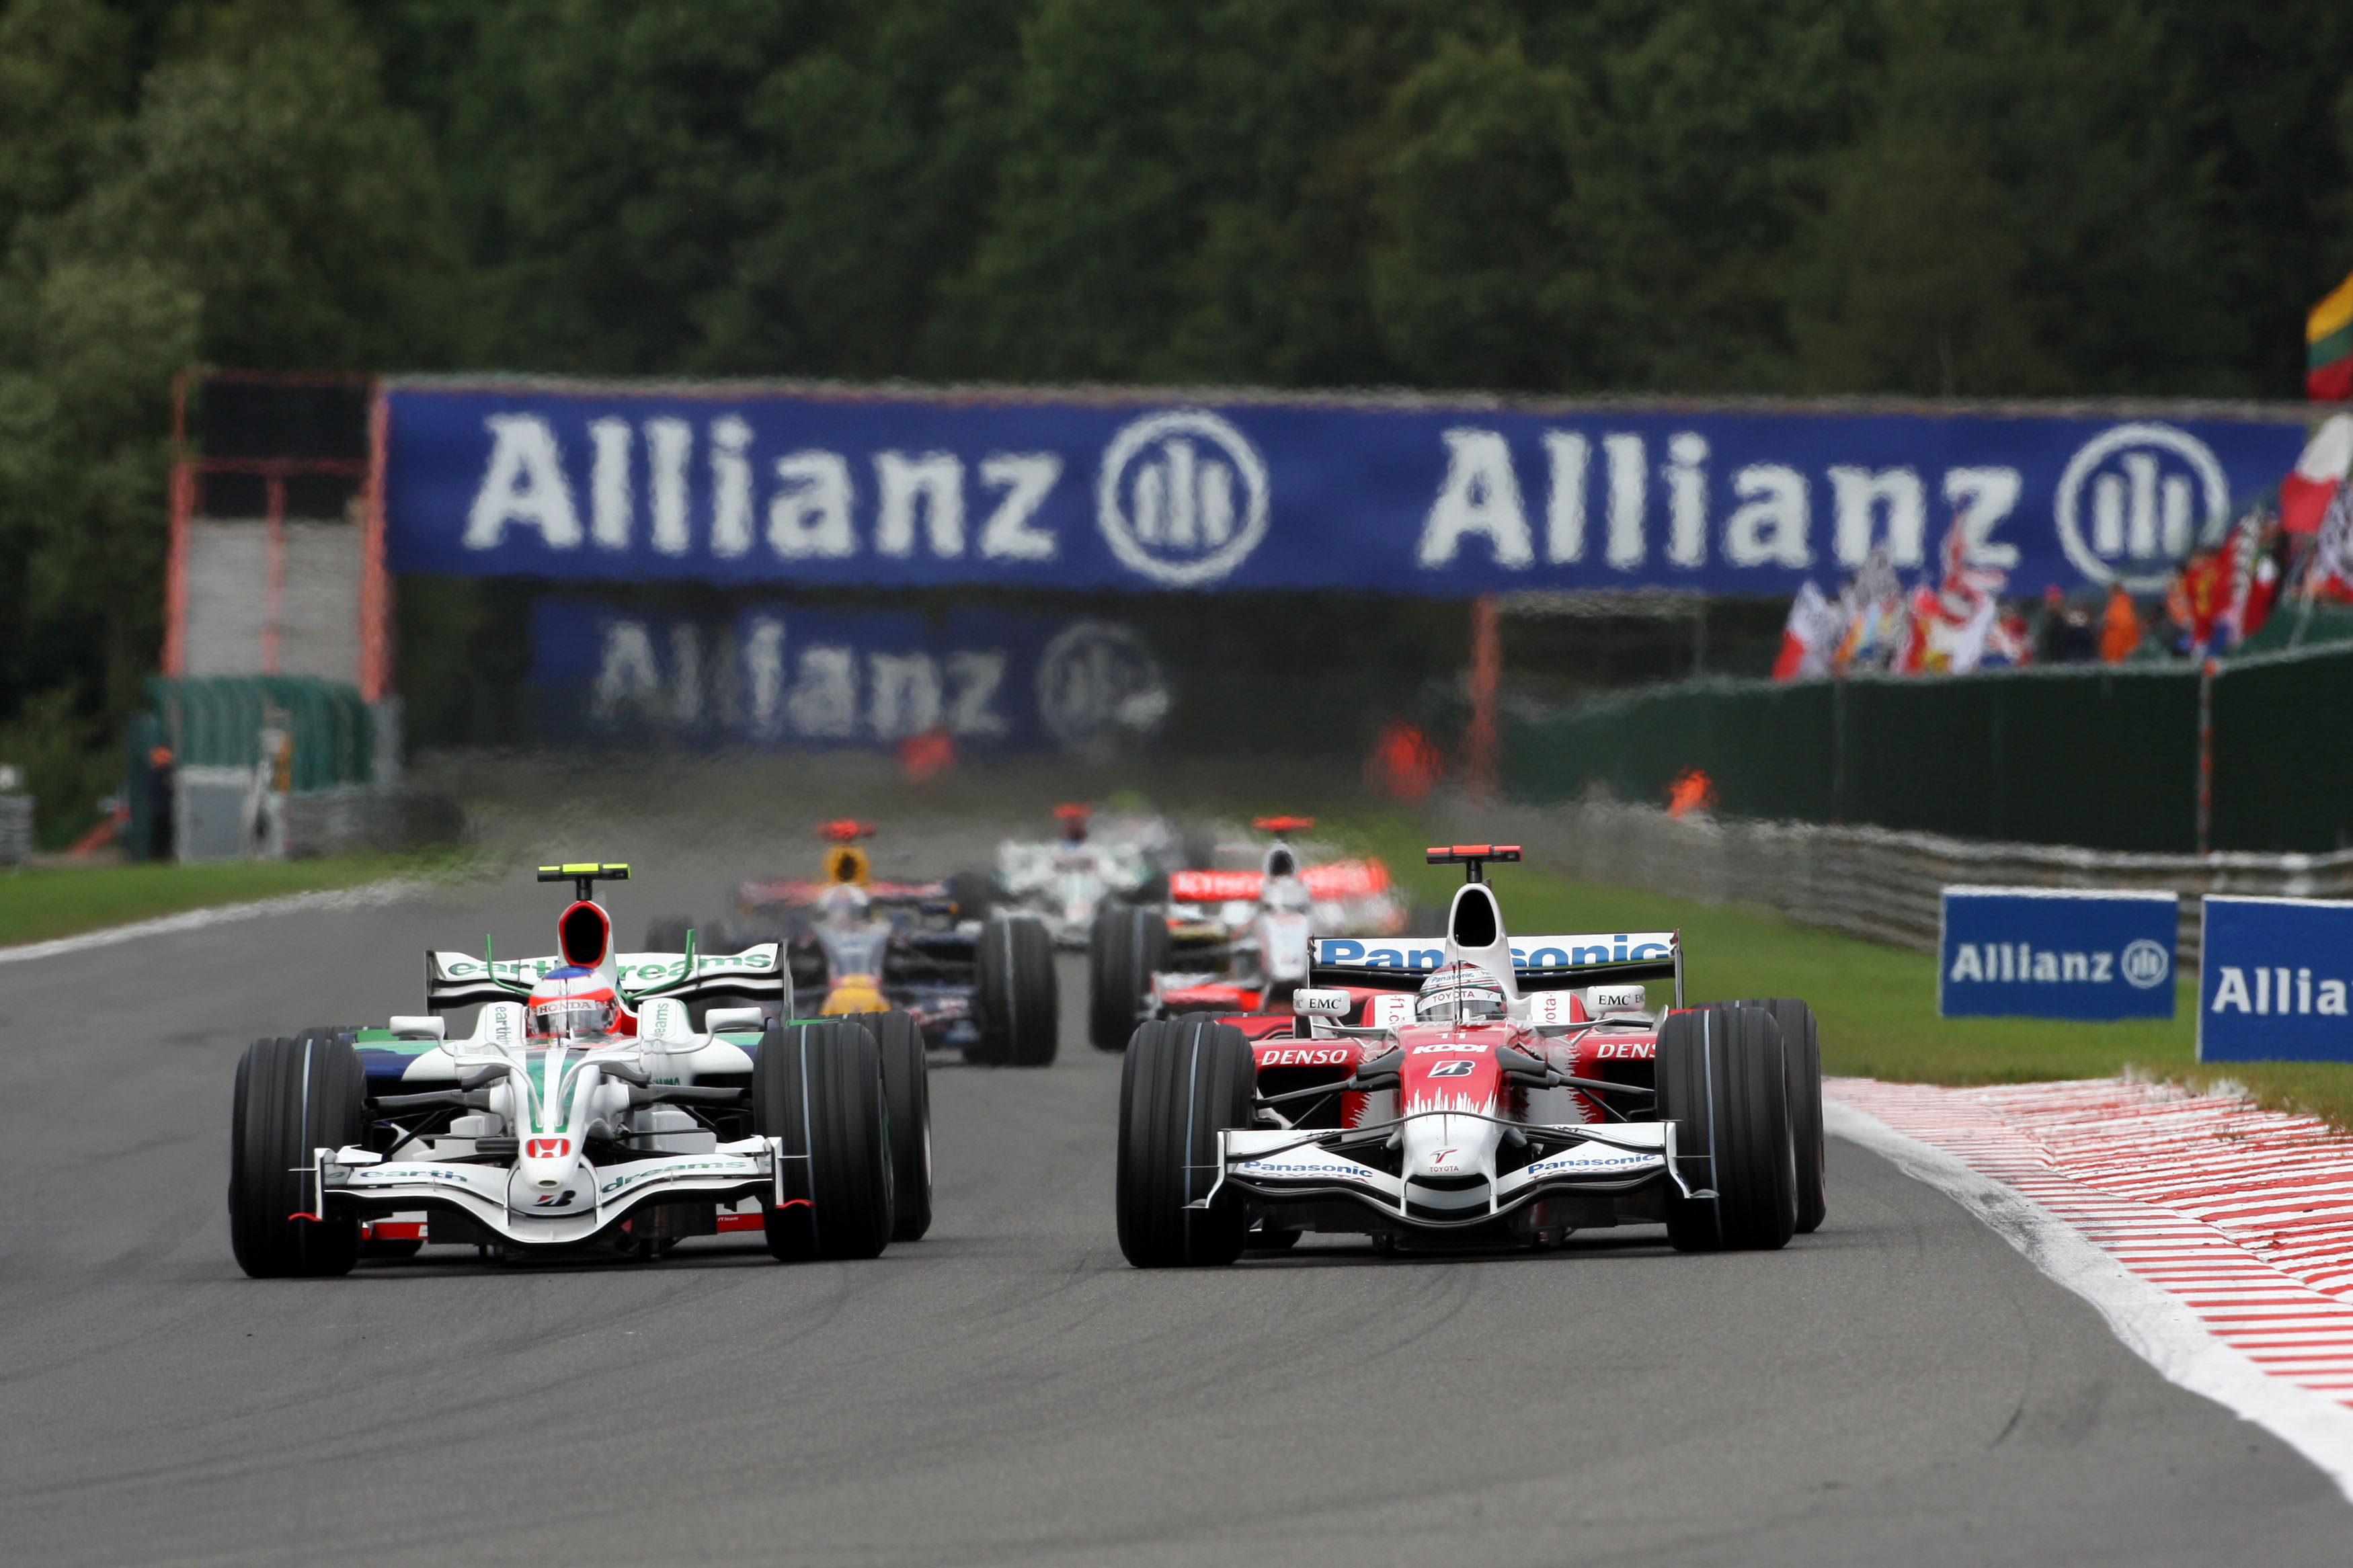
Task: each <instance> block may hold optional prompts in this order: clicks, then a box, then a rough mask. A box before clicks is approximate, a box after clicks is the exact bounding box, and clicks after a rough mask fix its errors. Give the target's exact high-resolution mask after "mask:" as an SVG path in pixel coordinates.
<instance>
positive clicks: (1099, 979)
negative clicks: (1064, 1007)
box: [1087, 904, 1168, 1051]
mask: <svg viewBox="0 0 2353 1568" xmlns="http://www.w3.org/2000/svg"><path fill="white" fill-rule="evenodd" d="M1167 967H1168V918H1167V916H1166V915H1165V914H1163V913H1162V912H1161V911H1160V910H1159V909H1158V908H1157V907H1156V906H1154V907H1145V906H1142V905H1136V904H1113V905H1107V906H1106V907H1104V908H1103V909H1102V910H1098V911H1097V912H1096V915H1095V929H1094V939H1093V941H1092V942H1091V943H1089V945H1088V950H1087V1040H1088V1043H1089V1044H1091V1045H1092V1046H1093V1047H1095V1049H1097V1050H1099V1051H1124V1050H1125V1049H1127V1041H1128V1037H1129V1036H1131V1035H1133V1034H1134V1033H1135V1022H1136V1020H1137V1019H1138V1018H1141V1017H1142V1016H1144V1006H1145V999H1146V998H1148V997H1149V996H1150V995H1151V994H1152V977H1153V975H1155V974H1156V973H1159V972H1160V971H1161V970H1164V969H1166V968H1167Z"/></svg>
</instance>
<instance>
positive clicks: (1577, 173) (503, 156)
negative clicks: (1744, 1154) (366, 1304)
mask: <svg viewBox="0 0 2353 1568" xmlns="http://www.w3.org/2000/svg"><path fill="white" fill-rule="evenodd" d="M2348 267H2353V5H2346V4H2345V3H2344V0H2274V3H2273V4H2269V5H2260V6H2257V5H2244V4H2239V3H2232V0H1587V3H1582V4H1562V3H1558V0H668V3H661V4H628V3H625V0H369V3H365V4H344V3H342V0H5V5H0V583H5V584H7V585H8V586H9V588H10V589H11V590H12V591H10V592H8V593H6V594H5V595H0V760H7V761H14V762H17V763H23V764H26V765H28V766H29V769H30V772H31V774H32V780H31V782H32V787H33V788H34V789H35V790H36V791H37V793H38V794H39V795H42V797H43V798H44V803H45V808H44V814H43V815H44V818H45V833H44V837H45V838H48V839H51V840H52V841H54V839H55V838H56V837H58V836H59V835H61V834H64V833H69V832H71V831H75V830H78V829H79V826H82V825H84V824H86V823H87V822H88V821H90V820H91V819H92V818H93V817H94V816H95V812H96V805H95V803H96V801H97V798H98V797H99V796H100V795H103V794H104V793H106V792H107V791H108V790H109V789H110V788H111V787H112V786H113V784H114V782H115V779H116V778H117V776H118V774H119V759H118V758H117V757H116V756H115V754H114V750H113V745H114V739H113V738H114V736H115V735H116V734H117V733H118V732H119V725H120V722H121V718H122V716H123V715H124V714H125V713H126V712H127V711H128V710H130V708H131V707H132V705H133V704H134V703H135V702H136V700H137V698H138V688H139V682H140V681H141V679H142V678H143V677H144V676H146V675H147V674H149V673H151V672H152V671H153V668H154V667H155V661H156V657H157V648H158V644H159V640H160V631H161V618H162V598H163V594H162V567H163V561H164V543H165V536H166V524H165V507H164V478H165V465H166V458H167V439H166V437H167V426H168V395H169V387H170V383H171V378H172V375H173V374H174V372H175V371H177V370H180V369H182V368H183V367H185V366H188V365H191V364H195V363H206V364H214V365H222V366H233V367H245V368H270V369H293V368H302V369H313V368H349V369H362V370H386V371H390V370H434V369H455V368H485V369H500V370H515V371H549V372H599V373H611V374H651V373H667V374H708V375H754V374H759V375H807V376H839V377H849V378H860V379H863V378H876V377H887V376H906V377H916V378H923V379H954V380H987V381H1007V382H1029V381H1047V382H1084V381H1116V382H1170V381H1176V382H1209V383H1239V384H1255V385H1261V386H1412V387H1423V388H1433V389H1438V388H1484V389H1493V390H1498V391H1504V392H1548V393H1577V392H1588V391H1610V392H1667V393H1754V394H1776V393H1788V394H1803V393H1901V394H1910V395H1921V396H1930V397H1936V396H1983V395H2054V394H2056V395H2077V394H2080V395H2108V394H2143V395H2201V396H2224V397H2233V396H2253V397H2292V396H2295V395H2297V392H2298V390H2299V384H2300V376H2301V372H2302V353H2301V351H2302V338H2301V332H2300V330H2299V329H2300V326H2301V322H2302V318H2303V314H2304V312H2305V310H2306V309H2307V308H2308V307H2309V306H2310V304H2311V303H2312V302H2313V300H2316V299H2317V298H2318V297H2319V295H2320V294H2322V293H2323V292H2324V291H2326V290H2327V288H2328V287H2330V286H2331V285H2332V284H2334V283H2335V282H2336V281H2337V279H2339V278H2341V277H2343V276H2344V274H2345V272H2346V269H2347V268H2348Z"/></svg>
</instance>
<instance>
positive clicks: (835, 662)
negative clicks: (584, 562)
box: [531, 595, 1171, 752]
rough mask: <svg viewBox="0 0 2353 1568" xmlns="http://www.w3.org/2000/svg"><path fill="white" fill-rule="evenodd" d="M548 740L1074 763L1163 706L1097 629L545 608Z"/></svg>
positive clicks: (539, 631) (535, 655)
mask: <svg viewBox="0 0 2353 1568" xmlns="http://www.w3.org/2000/svg"><path fill="white" fill-rule="evenodd" d="M531 685H532V687H533V691H534V700H533V707H534V714H535V724H534V728H535V730H536V731H537V738H539V739H541V740H544V741H582V740H595V739H597V738H599V737H602V736H624V735H646V734H654V735H659V736H660V737H662V738H663V739H665V740H667V741H670V742H687V743H699V744H703V745H709V746H751V747H770V746H785V745H790V746H795V747H802V746H819V747H863V748H876V747H888V746H892V745H893V744H895V743H897V742H901V741H904V740H906V739H907V738H909V737H910V736H913V735H918V734H923V733H926V732H933V731H938V732H944V733H945V734H946V735H947V736H948V737H949V738H950V739H951V740H953V741H954V742H955V744H956V745H957V746H958V747H959V748H960V749H965V750H977V751H984V752H1000V751H1031V750H1040V749H1084V748H1085V747H1087V746H1089V745H1091V744H1093V743H1095V742H1103V741H1111V740H1116V739H1120V738H1123V737H1126V738H1136V737H1142V736H1146V735H1149V734H1150V733H1152V731H1154V730H1155V729H1157V728H1158V726H1159V724H1160V722H1161V721H1162V720H1163V719H1164V718H1165V717H1166V714H1167V712H1168V709H1169V705H1170V701H1171V694H1170V692H1169V689H1168V686H1167V683H1166V679H1164V677H1163V675H1162V673H1161V669H1160V666H1159V663H1158V661H1157V660H1156V659H1155V658H1154V657H1153V654H1152V650H1151V648H1150V647H1149V646H1148V645H1147V644H1146V642H1145V638H1144V637H1142V636H1141V635H1139V634H1138V633H1137V631H1136V630H1135V629H1134V627H1133V626H1127V625H1125V624H1124V623H1122V622H1120V621H1117V620H1112V619H1106V618H1103V617H1099V616H1085V615H1075V616H1050V615H1025V614H1018V613H1008V612H1001V611H995V610H987V609H974V608H959V609H957V610H955V611H954V612H953V613H951V614H949V615H947V616H944V617H941V618H937V619H933V618H929V617H925V616H919V615H913V614H910V613H907V612H904V611H895V610H839V609H824V608H815V607H811V606H808V605H754V606H752V607H750V608H747V609H744V610H742V611H740V612H737V613H734V614H732V615H716V616H710V615H704V616H698V615H684V614H677V613H671V612H664V611H647V610H639V609H625V608H621V607H617V606H616V605H610V604H607V603H604V602H601V601H596V600H589V599H580V598H573V597H568V596H556V595H548V596H545V597H543V598H541V599H540V600H539V601H538V602H537V603H536V604H535V605H533V608H532V669H531Z"/></svg>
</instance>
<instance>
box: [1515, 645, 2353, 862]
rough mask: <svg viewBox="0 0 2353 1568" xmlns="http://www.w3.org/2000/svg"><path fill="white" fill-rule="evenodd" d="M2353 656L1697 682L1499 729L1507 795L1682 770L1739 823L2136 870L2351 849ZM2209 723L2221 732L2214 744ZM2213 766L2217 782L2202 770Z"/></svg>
mask: <svg viewBox="0 0 2353 1568" xmlns="http://www.w3.org/2000/svg"><path fill="white" fill-rule="evenodd" d="M2348 690H2353V647H2347V646H2345V645H2337V646H2333V647H2322V648H2315V649H2310V650H2306V651H2303V652H2295V653H2280V654H2270V655H2262V656H2256V657H2250V658H2239V659H2232V660H2225V661H2221V662H2220V663H2219V664H2218V665H2217V667H2216V668H2215V670H2214V673H2213V674H2212V676H2211V680H2210V679H2209V678H2207V677H2204V676H2202V675H2201V673H2200V668H2199V667H2198V666H2196V665H2194V664H2190V663H2189V662H2186V661H2183V662H2174V663H2149V664H2127V665H2116V666H2111V665H2096V666H2089V667H2085V666H2063V667H2053V668H2041V669H2025V670H2004V671H1989V672H1987V673H1984V674H1978V675H1968V676H1955V677H1941V678H1913V679H1907V678H1901V677H1887V676H1865V677H1856V678H1852V679H1841V680H1815V681H1802V682H1791V683H1778V682H1772V681H1733V680H1710V681H1695V682H1689V683H1684V684H1680V685H1675V686H1668V687H1656V688H1651V689H1646V690H1641V691H1635V692H1630V693H1625V694H1622V695H1618V696H1613V697H1609V698H1605V699H1599V700H1592V701H1588V702H1585V703H1581V704H1578V705H1577V706H1575V707H1573V708H1567V709H1557V710H1527V709H1524V710H1521V711H1518V712H1514V711H1512V710H1510V709H1509V708H1508V707H1507V708H1506V710H1505V711H1504V714H1503V716H1502V731H1503V734H1502V749H1503V755H1502V763H1501V768H1500V773H1499V783H1500V784H1501V786H1502V788H1503V790H1504V793H1505V794H1506V795H1508V796H1510V797H1511V798H1513V799H1515V800H1525V801H1535V802H1546V801H1576V800H1582V799H1586V798H1588V797H1590V796H1593V795H1609V796H1610V797H1613V798H1615V799H1618V800H1621V801H1659V800H1663V799H1664V798H1665V797H1666V793H1667V789H1668V786H1669V785H1670V784H1672V783H1673V782H1674V781H1675V779H1676V778H1677V777H1679V776H1680V775H1682V774H1683V773H1685V772H1687V771H1688V770H1691V769H1694V768H1696V769H1698V770H1700V771H1701V772H1703V773H1705V774H1706V775H1707V778H1708V782H1709V784H1710V785H1711V786H1712V787H1713V789H1714V791H1715V806H1716V808H1717V809H1718V810H1719V811H1721V812H1722V813H1724V814H1725V815H1726V816H1740V817H1754V818H1758V819H1762V820H1766V821H1779V822H1788V823H1799V824H1808V823H1810V824H1815V825H1820V826H1831V825H1840V824H1848V825H1853V824H1869V825H1872V826H1875V827H1881V828H1893V829H1899V830H1914V831H1917V832H1922V833H1927V834H1936V835H1944V836H1947V837H1951V838H1956V839H1958V838H1973V839H1985V840H1994V841H2000V842H2009V843H2022V844H2042V845H2067V846H2075V847H2086V848H2092V849H2101V850H2120V851H2131V852H2137V853H2141V854H2157V855H2166V854H2176V855H2179V854H2186V853H2194V851H2196V850H2197V849H2198V848H2199V847H2200V820H2199V819H2200V795H2201V793H2202V792H2205V791H2207V790H2208V789H2209V788H2210V787H2211V796H2210V798H2211V826H2210V834H2209V837H2207V838H2206V840H2205V842H2206V845H2207V846H2208V847H2212V848H2215V849H2220V850H2247V851H2261V852H2271V853H2280V852H2289V853H2304V854H2314V853H2319V854H2327V853H2330V852H2333V851H2336V850H2339V849H2343V848H2345V847H2348V845H2349V844H2353V791H2348V790H2346V789H2345V788H2343V787H2342V784H2341V783H2340V782H2339V781H2342V780H2345V779H2347V778H2348V777H2353V726H2348V725H2347V724H2346V723H2345V722H2344V721H2343V715H2344V714H2345V713H2346V711H2347V708H2348ZM2209 719H2211V731H2209V730H2206V729H2205V728H2204V722H2205V721H2206V720H2209ZM2210 762H2211V773H2208V772H2207V771H2206V769H2207V764H2208V763H2210Z"/></svg>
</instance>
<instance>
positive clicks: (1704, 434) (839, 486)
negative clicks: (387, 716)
mask: <svg viewBox="0 0 2353 1568" xmlns="http://www.w3.org/2000/svg"><path fill="white" fill-rule="evenodd" d="M384 428H385V447H384V452H383V461H384V465H385V468H384V472H385V522H386V529H387V544H388V560H389V563H390V565H391V566H392V568H393V569H394V570H396V571H400V572H432V573H451V574H464V575H475V576H493V575H521V576H533V577H542V578H555V579H585V578H604V579H614V580H633V581H634V580H641V579H647V578H674V579H700V580H703V581H709V582H716V583H733V584H756V583H793V584H804V585H806V584H860V585H882V586H905V587H915V586H935V585H981V586H987V585H1000V586H1015V587H1043V588H1073V589H1076V588H1133V589H1155V588H1260V589H1271V588H1282V589H1292V588H1351V589H1372V590H1379V591H1385V592H1392V593H1414V594H1427V595H1445V596H1466V595H1478V594H1485V593H1493V592H1500V591H1508V590H1514V589H1573V588H1631V587H1646V588H1676V589H1686V590H1701V591H1704V592H1707V593H1711V594H1757V595H1781V594H1788V593H1790V592H1792V591H1794V590H1795V589H1796V587H1797V586H1798V584H1799V583H1800V582H1802V581H1804V580H1806V579H1808V578H1812V579H1815V580H1817V581H1818V582H1820V583H1821V584H1823V585H1824V586H1826V587H1828V586H1831V585H1834V584H1835V583H1836V582H1838V581H1839V580H1841V579H1843V578H1844V577H1845V576H1846V575H1847V574H1850V573H1852V571H1853V570H1854V569H1855V568H1856V567H1857V566H1859V565H1861V564H1862V563H1863V561H1864V560H1865V559H1866V558H1867V557H1868V556H1869V555H1870V553H1871V552H1872V551H1873V549H1874V548H1880V549H1884V550H1885V551H1886V552H1887V555H1888V558H1889V560H1890V561H1891V562H1892V563H1893V564H1894V565H1895V566H1897V567H1899V568H1903V569H1906V570H1909V569H1913V568H1918V567H1922V566H1924V565H1926V564H1929V563H1932V562H1933V560H1934V559H1935V558H1936V552H1937V549H1938V546H1939V544H1940V542H1941V541H1942V540H1943V539H1944V537H1945V534H1946V531H1947V528H1949V527H1955V526H1957V527H1958V528H1959V530H1960V531H1961V534H1962V537H1963V539H1964V541H1965V543H1966V553H1967V555H1968V559H1969V560H1970V561H1971V562H1973V563H1977V564H1980V565H1984V566H1989V567H1999V568H2002V569H2006V570H2008V571H2009V572H2010V574H2011V576H2010V591H2011V592H2012V593H2014V594H2031V593H2039V592H2040V591H2041V590H2042V587H2043V586H2044V585H2045V584H2053V583H2055V584H2060V585H2061V586H2063V587H2067V588H2073V587H2076V586H2078V585H2081V584H2087V583H2089V584H2104V583H2107V582H2110V581H2114V580H2119V579H2121V580H2122V581H2124V582H2126V584H2130V585H2133V586H2137V587H2147V586H2152V585H2155V584H2158V583H2160V582H2161V581H2162V580H2163V575H2164V574H2165V572H2166V571H2167V570H2168V563H2170V562H2172V561H2175V560H2178V559H2179V557H2180V555H2181V554H2182V552H2184V551H2186V550H2187V549H2189V547H2190V546H2191V545H2192V544H2193V543H2196V542H2201V541H2205V542H2213V541H2218V540H2219V539H2220V538H2221V535H2222V532H2223V531H2224V530H2225V529H2226V528H2227V526H2228V523H2229V521H2230V517H2231V512H2232V500H2233V498H2234V497H2240V496H2244V495H2247V494H2249V493H2252V492H2253V491H2255V490H2257V489H2261V488H2263V486H2266V485H2269V484H2272V483H2274V482H2275V481H2276V480H2277V479H2279V477H2280V475H2281V474H2283V473H2284V472H2285V471H2286V470H2287V469H2288V468H2289V467H2290V466H2291V465H2292V464H2293V463H2294V461H2295V458H2296V456H2297V454H2298V451H2299V450H2300V448H2301V447H2302V445H2303V437H2304V430H2303V426H2302V424H2301V422H2300V421H2299V420H2295V419H2284V421H2283V422H2279V423H2267V422H2263V421H2262V420H2256V419H2247V420H2238V419H2223V418H2199V419H2183V420H2172V421H2168V420H2161V419H2154V418H2121V417H2117V418H2102V417H2097V416H2082V417H2078V416H2068V417H2061V416H2010V415H1996V414H1985V413H1978V414H1969V413H1957V414H1952V415H1936V414H1926V413H1815V412H1799V411H1791V410H1774V411H1766V410H1752V409H1725V408H1715V409H1708V408H1676V407H1670V406H1667V405H1625V406H1619V405H1611V406H1608V407H1598V406H1597V407H1578V406H1563V407H1559V408H1556V409H1539V408H1512V407H1504V406H1495V405H1473V404H1464V405H1459V406H1447V405H1442V404H1434V403H1430V402H1420V401H1414V402H1407V401H1397V402H1381V401H1378V400H1373V399H1356V400H1351V399H1341V398H1332V399H1325V400H1314V399H1308V398H1304V397H1303V398H1300V399H1298V400H1295V401H1260V400H1235V401H1230V402H1219V401H1213V400H1212V401H1203V402H1181V401H1176V400H1168V401H1162V400H1160V399H1158V398H1155V397H1152V396H1149V395H1142V394H1134V393H1127V392H1105V393H1103V395H1100V396H1092V397H1091V396H1086V395H1079V394H1060V395H1045V394H1039V395H1026V394H1023V393H1020V392H1018V391H1008V390H999V391H992V392H987V393H979V392H961V393H945V392H943V393H939V394H934V395H922V394H918V393H914V392H910V391H892V392H887V393H886V392H882V391H854V390H839V389H825V390H808V389H798V390H789V391H787V390H774V389H760V388H748V387H747V388H730V387H724V386H713V387H706V388H689V389H680V388H677V387H671V386H656V385H652V384H649V385H647V386H645V387H642V388H633V387H628V386H606V385H597V386H589V385H571V384H563V383H546V382H515V383H459V382H449V383H441V382H432V381H421V380H412V381H395V382H392V383H390V384H388V385H387V387H386V390H385V425H384Z"/></svg>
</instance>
